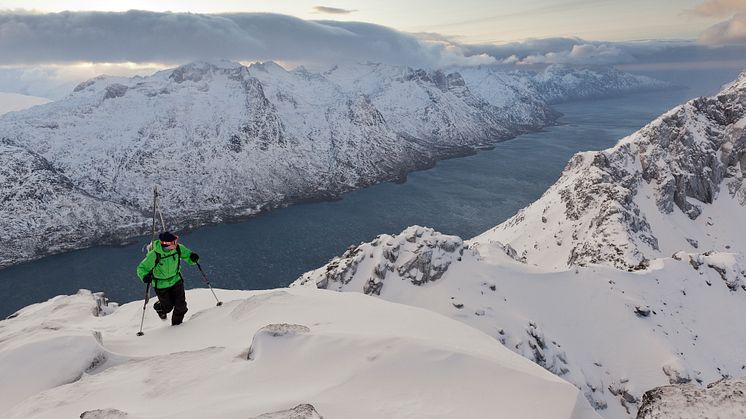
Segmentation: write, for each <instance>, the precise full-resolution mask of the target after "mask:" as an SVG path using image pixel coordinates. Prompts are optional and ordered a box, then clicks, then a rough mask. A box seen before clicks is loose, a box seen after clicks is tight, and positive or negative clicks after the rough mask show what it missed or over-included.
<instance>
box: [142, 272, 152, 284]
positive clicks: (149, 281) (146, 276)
mask: <svg viewBox="0 0 746 419" xmlns="http://www.w3.org/2000/svg"><path fill="white" fill-rule="evenodd" d="M152 281H153V273H152V272H149V273H148V274H147V275H145V277H144V278H143V279H142V282H144V283H146V284H149V283H151V282H152Z"/></svg>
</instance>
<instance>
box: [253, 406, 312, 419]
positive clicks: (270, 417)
mask: <svg viewBox="0 0 746 419" xmlns="http://www.w3.org/2000/svg"><path fill="white" fill-rule="evenodd" d="M251 419H323V417H322V416H321V415H320V414H319V412H317V411H316V408H314V407H313V405H310V404H307V403H306V404H299V405H298V406H295V407H294V408H292V409H288V410H280V411H277V412H271V413H264V414H262V415H259V416H254V417H252V418H251Z"/></svg>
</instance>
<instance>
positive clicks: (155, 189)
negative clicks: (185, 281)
mask: <svg viewBox="0 0 746 419" xmlns="http://www.w3.org/2000/svg"><path fill="white" fill-rule="evenodd" d="M156 211H158V186H154V187H153V229H152V237H151V240H150V241H151V243H152V242H153V240H155V216H156ZM162 223H163V214H161V224H162ZM148 301H150V282H148V283H147V284H146V285H145V302H144V303H143V305H142V319H140V331H139V332H137V336H142V335H144V334H145V333H143V331H142V326H143V324H144V323H145V309H146V308H147V307H148Z"/></svg>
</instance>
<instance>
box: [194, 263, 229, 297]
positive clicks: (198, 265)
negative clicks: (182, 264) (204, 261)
mask: <svg viewBox="0 0 746 419" xmlns="http://www.w3.org/2000/svg"><path fill="white" fill-rule="evenodd" d="M197 269H199V272H200V273H201V274H202V279H204V280H205V284H207V286H208V287H210V291H212V296H213V297H215V300H216V301H217V302H218V304H217V306H218V307H220V306H222V305H223V302H222V301H220V300H218V296H217V295H215V291H214V290H213V289H212V285H210V281H209V280H208V279H207V275H205V271H203V270H202V266H200V264H199V262H197Z"/></svg>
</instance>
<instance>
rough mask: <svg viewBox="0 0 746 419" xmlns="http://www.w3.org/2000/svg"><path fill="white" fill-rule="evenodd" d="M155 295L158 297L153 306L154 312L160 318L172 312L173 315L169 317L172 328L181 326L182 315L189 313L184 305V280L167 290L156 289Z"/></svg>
mask: <svg viewBox="0 0 746 419" xmlns="http://www.w3.org/2000/svg"><path fill="white" fill-rule="evenodd" d="M155 293H156V295H158V301H156V302H155V304H153V308H154V309H155V311H157V312H158V314H159V315H161V317H165V315H166V314H168V313H170V312H171V310H173V311H174V314H172V315H171V324H172V325H174V326H176V325H177V324H181V322H182V321H184V315H185V314H186V312H187V311H189V309H188V308H187V303H186V295H185V294H184V280H183V279H182V280H181V281H179V282H177V283H175V284H174V285H173V286H171V287H168V288H156V289H155Z"/></svg>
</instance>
